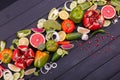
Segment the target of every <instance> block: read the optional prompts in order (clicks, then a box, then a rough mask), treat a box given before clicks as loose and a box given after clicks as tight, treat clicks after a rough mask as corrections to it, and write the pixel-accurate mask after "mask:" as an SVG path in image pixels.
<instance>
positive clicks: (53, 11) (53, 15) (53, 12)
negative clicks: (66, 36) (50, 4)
mask: <svg viewBox="0 0 120 80" xmlns="http://www.w3.org/2000/svg"><path fill="white" fill-rule="evenodd" d="M58 13H59V10H58V9H56V8H53V9H51V11H50V12H49V15H48V19H50V20H56V19H57V18H58Z"/></svg>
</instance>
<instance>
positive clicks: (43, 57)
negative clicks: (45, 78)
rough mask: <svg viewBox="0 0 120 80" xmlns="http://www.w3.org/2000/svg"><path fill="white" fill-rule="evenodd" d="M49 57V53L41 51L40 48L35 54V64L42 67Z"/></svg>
mask: <svg viewBox="0 0 120 80" xmlns="http://www.w3.org/2000/svg"><path fill="white" fill-rule="evenodd" d="M48 58H49V54H48V53H47V52H41V51H40V50H38V51H37V52H36V55H35V60H34V66H35V67H37V68H41V67H43V66H44V65H45V63H46V62H47V60H48Z"/></svg>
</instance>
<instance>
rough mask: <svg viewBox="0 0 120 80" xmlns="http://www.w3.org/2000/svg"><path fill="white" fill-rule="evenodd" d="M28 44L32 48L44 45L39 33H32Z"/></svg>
mask: <svg viewBox="0 0 120 80" xmlns="http://www.w3.org/2000/svg"><path fill="white" fill-rule="evenodd" d="M30 44H31V45H32V46H33V47H34V48H37V47H38V46H39V45H40V44H45V38H44V36H43V34H41V33H33V34H32V35H31V36H30Z"/></svg>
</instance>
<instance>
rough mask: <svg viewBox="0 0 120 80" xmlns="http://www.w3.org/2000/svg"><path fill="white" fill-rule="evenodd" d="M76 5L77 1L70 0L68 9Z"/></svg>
mask: <svg viewBox="0 0 120 80" xmlns="http://www.w3.org/2000/svg"><path fill="white" fill-rule="evenodd" d="M76 6H77V1H72V2H71V3H70V9H71V10H73V9H74V8H75V7H76Z"/></svg>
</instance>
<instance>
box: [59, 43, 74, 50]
mask: <svg viewBox="0 0 120 80" xmlns="http://www.w3.org/2000/svg"><path fill="white" fill-rule="evenodd" d="M73 47H74V44H65V45H61V48H62V49H64V50H69V49H72V48H73Z"/></svg>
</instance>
